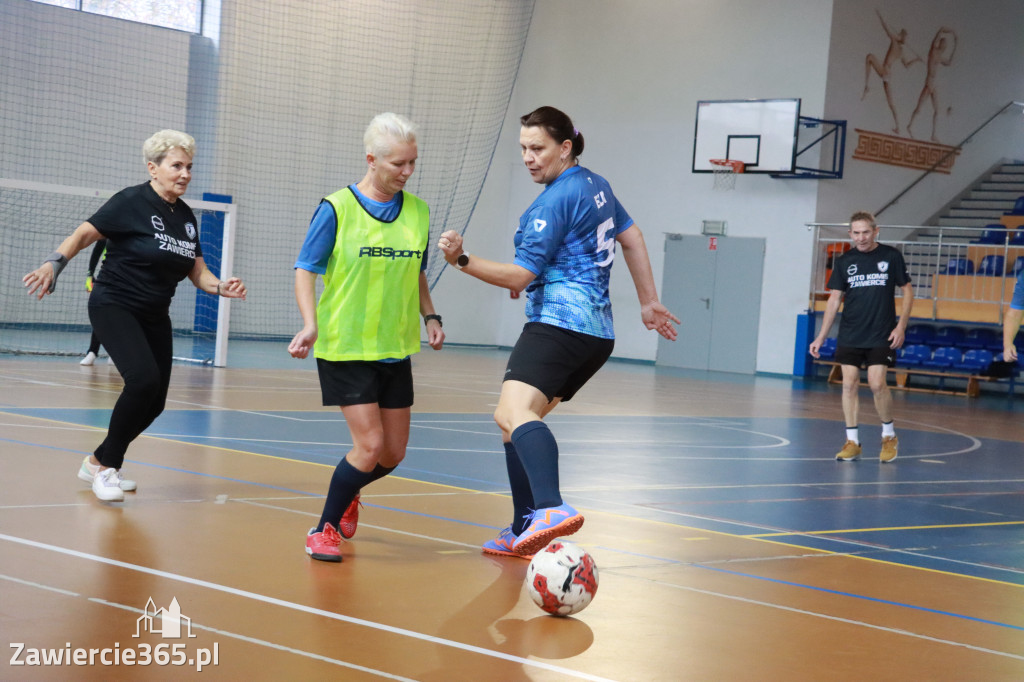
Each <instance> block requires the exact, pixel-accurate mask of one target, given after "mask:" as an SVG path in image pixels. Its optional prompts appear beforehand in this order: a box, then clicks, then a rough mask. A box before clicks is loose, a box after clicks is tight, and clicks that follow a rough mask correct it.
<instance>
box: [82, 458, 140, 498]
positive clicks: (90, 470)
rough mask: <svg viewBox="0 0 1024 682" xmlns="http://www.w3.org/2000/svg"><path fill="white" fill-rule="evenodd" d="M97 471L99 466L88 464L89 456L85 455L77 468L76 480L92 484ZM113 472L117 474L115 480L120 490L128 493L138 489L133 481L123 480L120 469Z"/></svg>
mask: <svg viewBox="0 0 1024 682" xmlns="http://www.w3.org/2000/svg"><path fill="white" fill-rule="evenodd" d="M99 470H100V465H99V464H92V463H90V462H89V456H88V455H86V456H85V459H83V460H82V466H80V467H79V468H78V478H80V479H81V480H83V481H85V482H86V483H92V481H93V479H94V478H96V473H97V472H98V471H99ZM114 471H116V472H117V480H118V481H120V483H121V490H124V491H125V492H129V493H130V492H132V491H133V490H135V489H136V488H138V487H139V485H138V484H137V483H136V482H135V481H133V480H131V479H130V478H125V477H124V476H122V475H121V470H120V469H115V470H114Z"/></svg>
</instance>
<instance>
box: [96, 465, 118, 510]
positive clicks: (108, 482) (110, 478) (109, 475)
mask: <svg viewBox="0 0 1024 682" xmlns="http://www.w3.org/2000/svg"><path fill="white" fill-rule="evenodd" d="M92 491H93V492H94V493H96V497H98V498H99V499H101V500H103V501H104V502H120V501H122V500H123V499H124V491H123V490H121V481H120V480H119V479H118V478H117V469H102V470H101V471H100V472H99V473H97V474H96V477H95V478H93V479H92Z"/></svg>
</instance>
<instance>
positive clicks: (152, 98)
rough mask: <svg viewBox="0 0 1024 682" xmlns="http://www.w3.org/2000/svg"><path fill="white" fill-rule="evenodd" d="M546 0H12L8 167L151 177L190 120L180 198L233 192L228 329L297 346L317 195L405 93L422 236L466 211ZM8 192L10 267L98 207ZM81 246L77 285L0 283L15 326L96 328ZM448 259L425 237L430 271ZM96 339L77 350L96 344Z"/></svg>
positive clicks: (342, 178) (402, 107)
mask: <svg viewBox="0 0 1024 682" xmlns="http://www.w3.org/2000/svg"><path fill="white" fill-rule="evenodd" d="M138 1H141V0H138ZM71 4H74V3H71ZM533 6H534V2H533V0H462V1H460V2H423V1H417V2H397V1H394V0H389V1H386V2H382V1H381V0H352V1H351V2H344V3H336V2H323V1H322V0H289V2H286V3H278V2H260V1H258V0H237V1H234V0H233V1H232V2H213V1H211V2H205V3H204V5H203V12H202V17H203V26H202V30H201V32H198V33H188V32H186V31H175V30H170V29H166V28H161V27H158V26H149V25H145V24H140V23H135V22H131V21H124V20H119V19H111V18H109V17H104V16H97V15H94V14H89V13H87V12H79V11H75V10H71V9H65V8H62V7H54V6H52V5H48V4H42V3H39V2H27V1H19V2H3V1H2V0H0V26H3V27H4V28H3V40H0V64H3V65H4V68H0V101H2V102H3V103H4V104H3V106H0V149H2V150H3V151H2V152H0V178H14V179H17V180H20V181H31V182H39V183H46V184H54V185H64V186H72V187H100V188H109V189H117V190H119V189H121V188H123V187H127V186H130V185H135V184H138V183H140V182H143V181H144V180H146V179H148V175H147V173H146V169H145V165H144V163H143V162H142V159H141V153H140V152H141V148H142V143H143V141H144V140H146V139H147V138H148V137H149V136H150V135H152V134H153V133H154V132H156V131H158V130H161V129H164V128H173V129H177V130H183V131H185V132H187V133H189V134H190V135H192V136H193V137H194V138H195V139H196V155H195V159H194V167H193V178H192V182H191V184H190V185H189V190H188V194H186V196H185V200H186V201H187V202H188V203H189V205H190V206H196V202H195V199H196V198H197V197H203V196H205V195H207V194H213V195H218V196H222V197H227V199H225V201H230V203H232V204H233V205H234V206H237V208H238V211H237V216H238V222H237V225H236V230H235V233H236V247H235V260H234V268H233V271H232V274H234V275H236V276H238V277H240V278H242V280H243V281H244V282H245V285H246V287H247V289H248V291H249V295H248V297H247V300H246V301H245V302H244V303H239V302H235V303H233V304H232V307H231V330H230V331H231V340H232V344H233V345H237V346H239V347H242V345H243V344H244V347H245V348H247V349H248V348H249V346H252V345H255V344H251V343H250V341H251V340H267V341H268V342H267V343H263V344H261V345H262V346H265V347H266V348H267V352H268V353H272V354H273V357H275V358H279V357H282V356H283V357H284V358H285V361H288V360H289V357H288V353H287V350H286V346H287V340H288V339H291V338H292V336H293V335H294V334H295V333H296V332H297V331H299V329H300V328H301V327H302V319H301V316H300V315H299V311H298V307H297V306H296V304H295V295H294V282H295V274H294V271H293V266H294V264H295V260H296V258H297V256H298V253H299V249H300V248H301V245H302V241H303V238H304V237H305V234H306V231H307V229H308V226H309V221H310V218H311V217H312V215H313V212H314V210H315V209H316V206H317V204H318V203H319V202H320V200H321V199H322V198H323V197H325V196H327V195H328V194H331V193H332V192H334V191H336V190H338V189H340V188H342V187H344V186H346V185H348V184H351V183H354V182H358V181H359V180H360V179H361V178H362V177H363V175H364V174H365V172H366V168H367V165H366V155H365V150H364V146H363V132H364V131H365V129H366V126H367V125H368V124H369V122H370V120H371V119H372V118H373V116H375V115H376V114H379V113H382V112H385V111H393V112H395V113H398V114H402V115H404V116H407V117H409V118H410V119H411V120H412V121H413V122H414V123H415V124H416V125H417V127H418V128H419V135H418V143H419V145H418V146H419V150H418V151H419V159H418V161H417V168H416V172H415V174H413V176H412V177H411V179H410V182H409V184H408V185H406V189H407V190H408V191H410V192H412V193H413V194H416V195H417V196H419V197H421V198H422V199H424V200H425V201H426V202H427V204H428V205H429V207H430V239H429V244H431V245H434V244H436V243H437V238H438V235H439V234H440V233H441V232H442V231H444V230H456V231H458V232H464V231H465V230H466V228H467V226H468V225H469V222H470V217H471V216H472V213H473V209H474V207H475V206H476V203H477V200H478V198H479V196H480V192H481V189H482V187H483V185H484V180H485V179H486V176H487V173H488V170H489V168H490V165H491V158H492V157H493V155H494V154H495V145H496V144H497V141H498V138H499V136H500V134H501V129H502V125H503V124H504V122H505V120H506V114H507V113H508V112H507V109H508V105H509V101H510V98H511V96H512V88H513V85H514V84H515V81H516V75H517V73H518V69H519V63H520V60H521V58H522V54H523V49H524V46H525V44H526V37H527V33H528V30H529V27H530V20H531V17H532V14H533ZM538 104H543V102H537V103H532V106H536V105H538ZM517 113H521V112H517ZM502 153H507V154H515V150H503V152H502ZM85 199H86V198H85V197H76V198H74V199H73V200H72V199H71V198H68V199H67V201H68V202H71V201H79V202H81V201H85ZM8 201H12V202H15V204H16V205H20V206H22V208H21V209H17V210H20V211H22V214H20V215H16V216H15V222H8V220H7V218H6V217H5V218H4V220H3V222H2V223H0V231H3V232H4V233H5V234H4V237H3V238H4V239H10V240H13V241H16V242H17V243H13V244H8V243H5V244H4V245H3V247H2V248H3V249H4V252H3V260H6V261H8V262H7V263H5V264H4V267H5V268H8V269H10V268H13V267H14V266H13V265H11V262H10V261H11V260H12V259H11V258H10V257H9V256H8V255H7V254H8V253H10V251H9V249H11V248H15V249H17V250H18V252H19V253H20V252H21V251H22V250H23V249H28V250H29V251H30V252H31V255H32V257H31V259H30V261H31V262H33V263H34V262H35V261H36V260H38V259H39V258H45V256H46V254H48V253H50V252H51V251H52V250H53V248H54V247H55V245H56V244H58V243H59V242H60V238H63V236H65V235H66V234H67V233H69V232H70V231H71V230H72V229H73V228H74V227H75V226H76V225H78V224H79V223H80V222H81V221H82V220H85V219H86V218H87V217H88V216H89V215H90V212H89V209H90V206H88V205H85V204H80V205H76V204H74V203H68V204H66V205H65V206H62V207H61V208H60V209H59V216H58V215H57V209H53V212H52V213H49V214H47V213H45V211H49V210H51V208H50V206H49V203H50V202H49V201H48V200H43V199H41V198H32V197H15V198H12V199H9V200H8ZM33 206H35V207H33ZM4 210H14V209H6V208H5V209H4ZM37 210H38V211H43V213H41V214H37V213H36V211H37ZM25 211H27V212H29V213H30V214H32V224H33V225H38V226H40V227H39V228H38V229H44V227H43V226H45V229H52V230H56V231H57V233H54V234H50V235H33V237H34V238H37V239H39V243H37V244H33V245H27V244H24V243H21V241H22V240H23V239H24V238H25V237H24V235H22V234H21V233H22V232H23V231H24V230H25V229H26V228H24V227H21V225H24V224H27V223H26V220H27V218H26V216H25V215H24V212H25ZM205 222H206V221H205V219H204V223H205ZM33 229H37V228H33ZM11 230H13V231H14V232H15V234H6V233H7V232H9V231H11ZM58 237H60V238H58ZM205 248H206V247H205V246H204V250H205ZM84 255H85V254H83V256H84ZM20 257H21V256H20V255H19V258H20ZM82 261H85V258H76V259H75V261H73V262H72V269H71V270H70V271H68V272H67V273H66V274H64V275H62V277H61V279H62V282H61V284H62V286H61V289H59V290H58V291H57V296H58V297H67V299H66V300H64V299H63V298H60V299H59V300H50V301H42V302H35V303H37V304H39V305H32V306H30V303H32V302H30V301H27V300H24V301H23V300H21V299H20V298H19V299H18V303H17V304H16V307H15V308H13V309H8V306H9V305H11V303H10V299H8V298H6V297H7V296H9V295H10V292H9V291H4V292H3V296H4V297H5V298H4V299H3V305H4V308H5V310H4V312H3V315H4V317H5V318H13V323H15V324H18V325H21V326H19V327H18V328H17V329H18V331H19V333H22V332H23V330H24V331H27V330H29V329H31V328H30V327H26V326H24V325H26V324H33V323H37V324H43V322H46V323H48V324H52V325H56V324H61V325H77V326H78V328H79V329H80V330H82V331H79V332H76V333H81V334H85V331H84V328H85V326H86V323H87V320H86V317H85V310H84V308H85V301H84V298H85V291H84V287H83V285H82V280H83V278H84V271H83V268H84V267H85V263H84V262H82ZM444 266H445V263H444V260H443V258H442V257H441V256H440V254H439V252H438V251H437V249H436V248H433V247H432V248H430V249H429V259H428V270H427V279H428V282H429V284H430V285H431V286H433V285H434V284H435V283H436V282H437V280H438V278H439V277H440V275H441V272H442V270H443V269H444ZM23 268H24V264H22V265H19V269H18V270H17V272H16V274H17V276H16V277H15V279H14V280H10V279H7V280H5V288H8V289H9V288H11V287H12V281H13V283H14V284H13V286H14V288H19V285H20V278H21V276H23V274H24V273H23V272H21V269H23ZM187 287H189V284H188V283H187V282H186V283H183V284H182V285H181V286H180V287H179V288H178V295H177V296H176V297H175V305H176V306H185V305H186V304H188V305H193V303H190V302H189V301H188V300H187V299H191V298H194V294H193V293H192V292H187V291H186V288H187ZM17 295H18V296H22V297H24V298H26V299H27V298H28V297H27V296H24V292H20V291H19V292H18V294H17ZM174 312H175V315H176V318H175V319H176V321H175V327H176V328H179V329H185V330H187V329H189V328H190V325H189V324H188V322H189V320H192V319H193V318H192V317H191V315H192V312H191V310H182V311H178V310H177V309H175V311H174ZM45 315H52V316H53V317H52V319H48V320H46V319H41V316H45ZM8 329H9V328H7V329H4V330H3V332H4V336H5V339H6V337H7V336H8ZM35 329H36V331H37V332H39V333H40V334H46V333H47V332H46V331H43V329H44V328H42V327H36V328H35ZM195 333H196V332H193V334H195ZM203 333H205V332H203ZM190 338H191V337H190ZM235 341H238V342H239V344H235ZM37 343H39V344H41V342H37ZM62 343H63V342H62ZM87 343H88V340H87V339H86V341H85V343H84V344H83V343H82V341H81V340H78V341H74V342H71V343H69V344H68V346H69V347H68V348H67V350H68V352H71V351H74V352H79V353H80V352H84V350H85V348H86V345H87ZM4 345H8V344H4ZM185 345H186V344H184V343H178V344H176V352H177V351H178V349H181V348H183V347H184V346H185ZM198 355H199V356H202V355H203V354H202V353H200V354H198ZM232 357H235V358H242V357H247V356H243V353H242V352H233V353H232ZM253 364H258V363H256V362H254V363H253Z"/></svg>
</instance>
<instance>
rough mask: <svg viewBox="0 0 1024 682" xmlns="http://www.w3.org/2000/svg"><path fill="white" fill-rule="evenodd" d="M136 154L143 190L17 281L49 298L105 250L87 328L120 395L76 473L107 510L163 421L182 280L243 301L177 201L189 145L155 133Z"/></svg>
mask: <svg viewBox="0 0 1024 682" xmlns="http://www.w3.org/2000/svg"><path fill="white" fill-rule="evenodd" d="M142 153H143V156H144V157H145V160H146V168H147V169H148V170H149V175H150V178H151V179H150V181H149V182H147V183H143V184H141V185H136V186H134V187H128V188H126V189H123V190H121V191H120V192H118V193H117V194H115V195H114V196H112V197H111V198H110V199H109V200H108V201H107V203H105V204H104V205H103V206H102V207H100V209H99V210H98V211H96V213H95V214H93V216H92V217H90V218H89V219H88V220H87V221H86V222H84V223H82V224H81V225H79V226H78V228H77V229H76V230H75V231H74V232H73V233H72V234H71V236H69V237H68V238H67V239H65V240H64V241H63V242H62V243H61V245H60V246H59V247H58V248H57V250H56V251H55V252H54V253H53V254H51V255H50V256H49V257H48V258H47V259H46V260H45V261H44V262H43V264H42V265H41V266H40V267H39V268H38V269H36V270H34V271H33V272H30V273H29V274H27V275H25V277H24V278H23V282H24V284H25V286H26V287H28V293H29V294H30V295H35V296H36V297H37V298H40V299H41V298H42V297H43V296H45V295H46V294H48V293H50V292H52V291H53V288H54V285H55V284H56V282H57V277H58V276H59V275H60V272H61V270H63V269H64V266H66V265H67V262H68V261H69V260H70V259H71V258H74V257H75V255H76V254H77V253H78V252H79V251H81V250H82V249H85V248H87V247H88V246H89V245H90V244H92V243H94V242H96V241H98V240H100V239H106V240H107V257H106V260H105V261H104V262H103V277H102V278H100V280H99V281H96V282H95V284H94V286H93V290H92V293H91V294H90V296H89V321H90V322H92V328H93V330H94V331H95V332H96V335H97V336H98V337H99V339H100V342H101V343H102V344H103V346H104V347H105V348H106V349H107V352H108V353H109V354H110V357H111V359H112V360H113V361H114V364H115V365H116V366H117V369H118V371H120V373H121V376H122V378H123V379H124V389H123V390H122V391H121V395H120V397H119V398H118V399H117V402H116V403H115V405H114V409H113V412H111V415H110V426H109V428H108V429H107V436H106V438H104V440H103V442H102V443H100V445H99V447H98V448H96V450H95V451H94V453H93V454H92V455H90V456H88V457H86V458H85V460H83V462H82V466H81V467H80V469H79V471H78V477H79V478H80V479H82V480H84V481H90V482H92V489H93V492H94V493H96V497H98V498H99V499H101V500H104V501H118V500H123V499H124V491H125V490H135V488H136V484H135V482H134V481H130V480H128V479H125V478H124V477H122V476H121V471H120V469H121V464H122V463H123V462H124V455H125V451H126V450H127V449H128V445H129V444H130V443H131V442H132V441H133V440H135V438H136V437H138V435H139V434H141V433H142V432H143V431H144V430H145V429H146V428H147V427H148V426H149V425H150V424H151V423H152V422H153V420H154V419H156V418H157V416H159V415H160V413H161V412H163V409H164V402H165V400H166V398H167V388H168V386H169V385H170V378H171V346H172V341H171V318H170V314H169V308H170V304H171V298H172V297H173V296H174V291H175V288H176V287H177V286H178V282H180V281H181V280H183V279H184V278H185V277H188V278H189V279H190V280H192V283H193V284H194V285H195V286H196V287H197V288H198V289H201V290H202V291H205V292H207V293H211V294H214V293H215V294H217V295H219V296H225V297H227V298H242V299H244V298H245V294H246V290H245V285H244V284H242V281H241V280H240V279H239V278H237V277H231V278H229V279H227V280H223V281H221V280H220V279H219V278H218V277H217V276H216V275H214V274H213V273H212V272H210V270H209V268H207V267H206V264H205V262H204V261H203V252H202V249H201V248H200V246H199V231H198V227H197V226H198V221H197V220H196V217H195V215H194V214H193V213H192V209H191V208H189V207H188V205H187V204H186V203H185V202H184V201H182V200H181V197H182V196H183V195H184V194H185V190H186V189H188V184H189V182H190V181H191V180H192V157H193V155H194V154H195V140H193V139H192V137H191V136H190V135H187V134H185V133H182V132H178V131H176V130H161V131H160V132H158V133H156V134H155V135H153V136H152V137H151V138H149V139H148V140H146V142H145V144H143V146H142Z"/></svg>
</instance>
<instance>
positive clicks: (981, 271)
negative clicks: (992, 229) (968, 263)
mask: <svg viewBox="0 0 1024 682" xmlns="http://www.w3.org/2000/svg"><path fill="white" fill-rule="evenodd" d="M976 274H978V275H984V276H986V277H1002V276H1004V275H1005V274H1006V256H1004V255H1003V254H1001V253H990V254H988V255H987V256H984V257H983V258H982V259H981V263H979V264H978V271H977V273H976Z"/></svg>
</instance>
